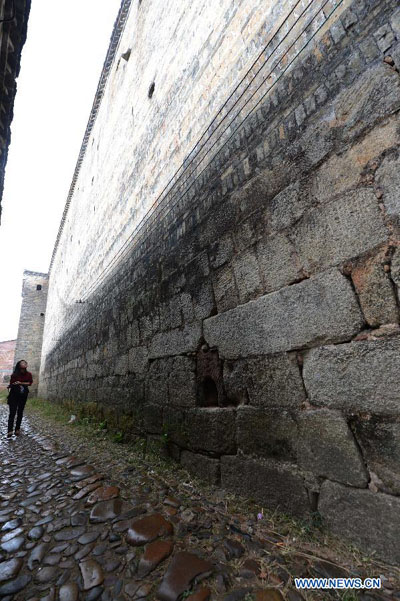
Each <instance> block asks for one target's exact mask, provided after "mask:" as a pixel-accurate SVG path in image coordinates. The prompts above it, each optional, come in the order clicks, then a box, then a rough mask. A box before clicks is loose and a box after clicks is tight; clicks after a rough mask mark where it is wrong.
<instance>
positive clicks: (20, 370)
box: [7, 359, 32, 438]
mask: <svg viewBox="0 0 400 601" xmlns="http://www.w3.org/2000/svg"><path fill="white" fill-rule="evenodd" d="M27 367H28V364H27V362H26V361H24V360H23V359H21V361H18V363H17V364H16V366H15V369H14V372H13V374H12V376H11V379H10V384H9V388H10V389H11V390H10V394H9V395H8V401H7V402H8V405H9V407H10V414H9V417H8V433H7V437H8V438H11V436H12V433H13V427H14V419H15V414H17V423H16V424H15V436H18V435H19V434H20V428H21V421H22V415H23V413H24V409H25V403H26V399H27V398H28V394H29V388H28V387H29V386H31V385H32V374H31V373H30V372H29V371H28V370H27V369H26V368H27Z"/></svg>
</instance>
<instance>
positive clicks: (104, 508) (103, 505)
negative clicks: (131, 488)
mask: <svg viewBox="0 0 400 601" xmlns="http://www.w3.org/2000/svg"><path fill="white" fill-rule="evenodd" d="M124 511H125V505H124V503H123V501H122V500H121V499H120V498H117V499H110V500H109V501H101V502H100V503H97V504H96V505H95V506H94V507H93V509H92V511H91V512H90V518H89V519H90V521H91V522H93V523H100V522H107V521H108V520H113V519H114V518H116V517H117V516H118V515H120V514H121V513H123V512H124Z"/></svg>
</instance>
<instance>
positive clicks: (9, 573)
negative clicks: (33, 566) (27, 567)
mask: <svg viewBox="0 0 400 601" xmlns="http://www.w3.org/2000/svg"><path fill="white" fill-rule="evenodd" d="M22 563H23V562H22V559H17V558H14V559H9V560H8V561H2V562H0V582H4V581H5V580H11V579H12V578H16V577H17V576H18V573H19V571H20V569H21V568H22Z"/></svg>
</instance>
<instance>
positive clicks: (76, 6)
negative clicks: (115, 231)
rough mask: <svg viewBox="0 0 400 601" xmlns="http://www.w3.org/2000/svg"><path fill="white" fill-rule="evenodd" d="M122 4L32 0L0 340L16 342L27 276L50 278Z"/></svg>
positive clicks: (4, 244) (8, 202) (1, 264)
mask: <svg viewBox="0 0 400 601" xmlns="http://www.w3.org/2000/svg"><path fill="white" fill-rule="evenodd" d="M120 3H121V0H57V1H54V0H33V2H32V9H31V14H30V18H29V22H28V37H27V40H26V43H25V46H24V48H23V51H22V60H21V71H20V75H19V78H18V81H17V95H16V99H15V105H14V120H13V122H12V125H11V145H10V149H9V154H8V163H7V167H6V177H5V187H4V194H3V200H2V206H3V213H2V220H1V225H0V273H1V282H2V286H1V300H0V341H2V340H12V339H14V338H16V337H17V331H18V321H19V312H20V307H21V287H22V274H23V270H24V269H29V270H31V271H41V272H45V273H46V272H47V271H48V268H49V264H50V258H51V253H52V250H53V246H54V242H55V239H56V236H57V231H58V226H59V223H60V220H61V215H62V212H63V210H64V204H65V201H66V198H67V195H68V190H69V186H70V183H71V180H72V175H73V172H74V169H75V163H76V160H77V158H78V153H79V149H80V146H81V142H82V139H83V135H84V132H85V128H86V123H87V120H88V117H89V113H90V110H91V107H92V102H93V98H94V94H95V92H96V88H97V83H98V80H99V77H100V73H101V69H102V66H103V62H104V59H105V56H106V52H107V49H108V45H109V41H110V36H111V33H112V28H113V25H114V22H115V19H116V17H117V14H118V9H119V6H120Z"/></svg>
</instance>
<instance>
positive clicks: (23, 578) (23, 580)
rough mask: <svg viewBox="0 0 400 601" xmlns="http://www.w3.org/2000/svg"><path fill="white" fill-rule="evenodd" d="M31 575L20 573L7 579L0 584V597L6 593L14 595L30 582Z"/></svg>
mask: <svg viewBox="0 0 400 601" xmlns="http://www.w3.org/2000/svg"><path fill="white" fill-rule="evenodd" d="M31 580H32V577H31V576H30V575H29V574H21V575H20V576H18V578H15V580H9V581H8V582H4V583H3V584H0V597H6V596H7V595H15V593H19V591H22V589H24V588H25V587H26V585H27V584H29V583H30V581H31Z"/></svg>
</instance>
